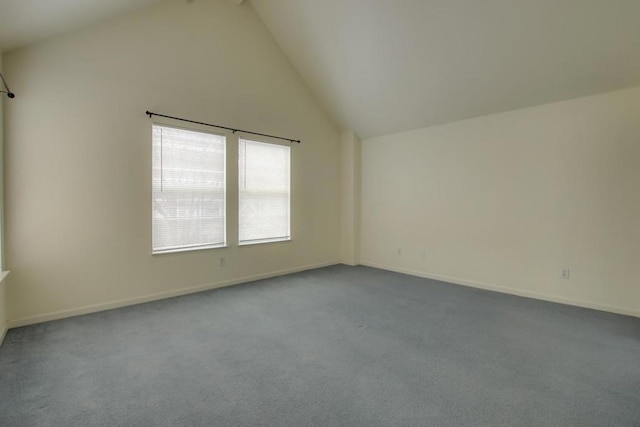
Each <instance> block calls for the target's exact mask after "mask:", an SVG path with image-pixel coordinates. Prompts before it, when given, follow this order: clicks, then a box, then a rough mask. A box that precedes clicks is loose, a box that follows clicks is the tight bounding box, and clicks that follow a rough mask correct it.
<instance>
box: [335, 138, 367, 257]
mask: <svg viewBox="0 0 640 427" xmlns="http://www.w3.org/2000/svg"><path fill="white" fill-rule="evenodd" d="M361 152H362V149H361V142H360V139H359V138H358V136H357V135H356V134H355V133H354V132H353V131H345V132H343V133H342V134H341V135H340V201H341V209H340V212H341V216H340V261H341V262H342V263H343V264H348V265H358V264H359V263H360V192H361V182H360V179H361V168H360V165H361V161H360V155H361Z"/></svg>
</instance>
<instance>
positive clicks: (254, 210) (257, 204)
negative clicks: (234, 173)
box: [238, 139, 291, 244]
mask: <svg viewBox="0 0 640 427" xmlns="http://www.w3.org/2000/svg"><path fill="white" fill-rule="evenodd" d="M290 152H291V151H290V148H289V147H287V146H282V145H275V144H265V143H262V142H256V141H249V140H245V139H241V140H240V143H239V153H238V168H239V177H238V178H239V182H238V185H239V212H240V218H239V225H240V230H239V239H240V244H243V243H244V244H248V243H258V242H261V241H274V240H288V239H289V238H290V232H289V230H290V215H289V201H290V185H289V184H290V183H289V169H290V168H289V164H290Z"/></svg>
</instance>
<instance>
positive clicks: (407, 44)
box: [251, 0, 640, 137]
mask: <svg viewBox="0 0 640 427" xmlns="http://www.w3.org/2000/svg"><path fill="white" fill-rule="evenodd" d="M251 4H252V5H253V6H254V8H255V9H256V11H257V12H258V14H259V15H260V16H261V17H262V19H263V21H264V22H265V24H266V25H267V27H268V28H269V30H270V31H271V33H272V34H273V35H274V37H275V38H276V40H277V41H278V42H279V44H280V45H281V46H282V49H283V50H284V51H285V53H286V54H287V55H288V56H289V58H290V60H291V61H292V63H293V64H294V66H295V67H296V68H297V69H298V71H299V72H300V74H301V75H302V77H303V78H304V79H305V80H306V81H307V83H308V85H309V86H310V88H311V89H312V91H313V92H315V94H316V96H317V97H318V98H319V99H320V100H321V102H322V103H323V104H324V106H325V108H326V109H327V111H328V112H329V114H331V115H333V116H334V118H335V120H336V122H337V123H338V124H339V125H340V126H342V127H343V128H345V129H353V130H355V131H356V132H357V133H358V134H359V135H360V136H361V137H371V136H377V135H385V134H391V133H395V132H400V131H406V130H410V129H415V128H420V127H426V126H430V125H434V124H440V123H446V122H451V121H456V120H461V119H465V118H471V117H476V116H481V115H486V114H491V113H496V112H502V111H507V110H512V109H516V108H520V107H526V106H533V105H539V104H544V103H548V102H553V101H558V100H564V99H569V98H574V97H580V96H585V95H589V94H594V93H598V92H604V91H609V90H614V89H619V88H624V87H629V86H634V85H639V84H640V24H639V22H640V21H639V18H640V1H638V0H606V1H603V0H322V1H317V0H251Z"/></svg>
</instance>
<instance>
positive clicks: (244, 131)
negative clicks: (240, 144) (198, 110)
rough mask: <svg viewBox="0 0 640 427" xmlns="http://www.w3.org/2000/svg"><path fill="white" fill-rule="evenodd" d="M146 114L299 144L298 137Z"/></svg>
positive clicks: (151, 114)
mask: <svg viewBox="0 0 640 427" xmlns="http://www.w3.org/2000/svg"><path fill="white" fill-rule="evenodd" d="M146 114H147V116H149V118H151V117H153V116H158V117H166V118H167V119H173V120H180V121H181V122H189V123H195V124H197V125H204V126H211V127H214V128H218V129H226V130H230V131H232V132H233V133H236V132H242V133H248V134H251V135H259V136H266V137H268V138H276V139H282V140H283V141H289V142H297V143H298V144H300V140H299V139H291V138H283V137H281V136H275V135H267V134H266V133H258V132H251V131H249V130H242V129H234V128H230V127H226V126H220V125H214V124H211V123H204V122H196V121H195V120H189V119H182V118H180V117H173V116H167V115H165V114H159V113H152V112H151V111H147V112H146Z"/></svg>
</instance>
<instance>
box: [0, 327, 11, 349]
mask: <svg viewBox="0 0 640 427" xmlns="http://www.w3.org/2000/svg"><path fill="white" fill-rule="evenodd" d="M8 330H9V326H8V324H7V322H5V323H4V325H2V326H0V346H1V345H2V342H3V341H4V337H6V336H7V331H8Z"/></svg>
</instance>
